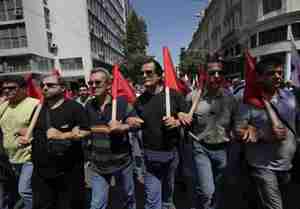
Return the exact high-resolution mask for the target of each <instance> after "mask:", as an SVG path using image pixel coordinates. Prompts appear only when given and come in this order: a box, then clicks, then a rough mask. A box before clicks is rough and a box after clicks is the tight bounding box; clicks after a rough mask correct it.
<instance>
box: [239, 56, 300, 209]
mask: <svg viewBox="0 0 300 209" xmlns="http://www.w3.org/2000/svg"><path fill="white" fill-rule="evenodd" d="M256 72H257V74H258V79H257V82H258V84H259V86H260V89H261V90H262V93H261V94H262V95H261V97H262V98H264V99H265V100H267V101H268V102H269V103H270V105H271V109H272V110H273V111H274V113H275V115H276V118H277V119H276V120H277V121H279V122H278V124H274V123H273V122H272V120H271V119H270V116H269V113H268V111H267V110H266V108H263V109H260V108H257V107H255V106H254V105H246V104H244V105H242V106H241V110H240V114H241V119H242V120H241V124H238V126H237V127H239V128H238V133H239V135H240V136H241V139H242V140H243V141H244V143H245V152H246V153H245V156H246V160H247V163H248V165H249V174H250V177H251V180H252V181H253V182H254V184H253V185H254V186H255V188H256V189H257V191H258V199H257V200H258V203H259V205H260V207H261V208H268V209H282V208H283V204H282V196H281V190H280V188H282V187H281V186H282V185H284V184H286V183H287V182H288V181H289V179H290V174H289V170H290V169H291V168H292V163H291V162H292V158H293V156H294V153H295V150H296V135H297V132H296V131H297V130H299V129H298V128H299V127H297V125H298V124H299V118H298V117H299V115H298V114H299V112H298V105H297V102H296V99H295V96H294V95H293V92H290V91H287V90H284V89H281V86H282V82H283V64H282V62H281V60H280V59H278V58H276V57H269V58H265V59H263V60H261V61H260V62H259V63H257V65H256Z"/></svg>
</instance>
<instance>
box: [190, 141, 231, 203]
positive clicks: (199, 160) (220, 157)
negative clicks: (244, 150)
mask: <svg viewBox="0 0 300 209" xmlns="http://www.w3.org/2000/svg"><path fill="white" fill-rule="evenodd" d="M226 165H227V152H226V148H225V147H224V148H221V149H214V150H212V149H208V148H206V147H205V146H203V145H202V144H200V143H199V142H193V176H194V178H193V179H194V181H195V188H194V190H195V191H194V194H195V197H194V198H195V207H196V208H197V209H216V208H219V202H221V200H220V198H221V197H220V193H221V191H220V190H221V186H222V184H223V182H224V173H225V168H226Z"/></svg>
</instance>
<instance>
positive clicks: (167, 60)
mask: <svg viewBox="0 0 300 209" xmlns="http://www.w3.org/2000/svg"><path fill="white" fill-rule="evenodd" d="M163 60H164V71H165V87H169V88H170V89H174V90H175V91H178V92H180V88H179V87H178V81H177V77H176V73H175V68H174V65H173V62H172V59H171V55H170V51H169V49H168V48H167V47H163Z"/></svg>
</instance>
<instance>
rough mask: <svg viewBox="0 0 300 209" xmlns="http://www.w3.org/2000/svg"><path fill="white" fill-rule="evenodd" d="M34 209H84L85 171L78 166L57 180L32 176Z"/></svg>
mask: <svg viewBox="0 0 300 209" xmlns="http://www.w3.org/2000/svg"><path fill="white" fill-rule="evenodd" d="M32 190H33V209H84V198H85V195H84V169H83V164H82V165H76V166H75V167H74V168H73V169H72V170H71V171H68V172H65V173H64V174H62V175H60V176H58V177H55V178H43V177H41V176H40V175H39V174H38V172H37V171H36V169H34V171H33V175H32Z"/></svg>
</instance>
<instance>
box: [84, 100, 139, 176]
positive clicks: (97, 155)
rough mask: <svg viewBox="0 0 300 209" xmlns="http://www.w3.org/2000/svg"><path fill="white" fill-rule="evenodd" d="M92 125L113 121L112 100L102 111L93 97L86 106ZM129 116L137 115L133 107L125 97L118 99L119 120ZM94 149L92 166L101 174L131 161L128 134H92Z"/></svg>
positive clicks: (91, 155)
mask: <svg viewBox="0 0 300 209" xmlns="http://www.w3.org/2000/svg"><path fill="white" fill-rule="evenodd" d="M85 108H86V111H87V114H88V118H89V122H90V124H91V126H95V125H107V124H108V123H109V122H110V121H111V115H112V103H111V100H110V102H109V103H108V104H106V105H105V108H104V109H103V110H102V111H100V105H99V104H98V102H97V100H96V99H95V98H94V99H91V100H90V101H89V102H88V103H87V104H86V106H85ZM129 116H136V114H135V111H134V109H133V107H132V106H131V105H130V104H128V103H127V101H126V100H125V98H124V97H118V99H117V120H122V121H125V120H126V118H127V117H129ZM91 140H92V143H91V144H92V148H91V149H92V150H91V154H90V158H91V163H92V168H93V170H94V171H95V172H98V173H100V174H111V173H114V172H116V171H118V170H120V169H122V168H124V167H126V166H127V165H129V164H130V163H131V160H132V159H131V146H130V143H129V140H128V134H121V135H108V134H96V133H93V134H92V135H91Z"/></svg>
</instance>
